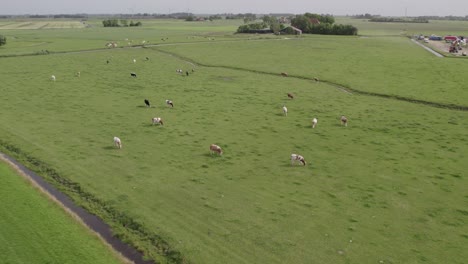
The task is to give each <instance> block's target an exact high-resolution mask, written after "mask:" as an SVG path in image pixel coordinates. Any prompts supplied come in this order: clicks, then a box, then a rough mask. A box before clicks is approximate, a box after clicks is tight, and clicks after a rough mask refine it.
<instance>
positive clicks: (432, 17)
mask: <svg viewBox="0 0 468 264" xmlns="http://www.w3.org/2000/svg"><path fill="white" fill-rule="evenodd" d="M417 18H419V19H425V20H458V21H468V16H464V17H463V16H419V17H417Z"/></svg>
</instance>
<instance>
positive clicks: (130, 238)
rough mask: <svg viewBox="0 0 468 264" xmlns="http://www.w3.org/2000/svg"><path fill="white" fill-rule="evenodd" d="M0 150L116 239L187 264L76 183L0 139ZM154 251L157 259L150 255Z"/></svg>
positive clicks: (133, 221)
mask: <svg viewBox="0 0 468 264" xmlns="http://www.w3.org/2000/svg"><path fill="white" fill-rule="evenodd" d="M0 151H2V152H4V153H7V154H8V155H10V156H12V157H14V158H15V159H17V160H18V161H20V162H21V163H22V164H23V165H25V166H26V167H28V168H29V169H31V170H32V171H34V172H36V173H38V174H39V175H41V176H42V177H43V178H44V179H45V180H46V181H48V182H49V183H51V184H53V185H54V186H56V187H57V188H59V190H60V191H62V192H64V193H66V194H67V195H68V196H69V197H70V198H71V199H72V200H73V201H74V202H75V203H77V204H79V205H80V206H83V207H84V208H85V209H86V210H87V211H89V212H91V213H93V214H95V215H97V216H99V217H101V218H102V219H104V220H105V221H106V223H107V224H109V225H110V226H111V227H112V230H113V232H114V235H115V236H116V237H117V238H119V239H121V240H122V241H124V242H126V243H128V244H131V245H132V246H133V247H135V248H136V249H137V250H139V251H142V252H144V253H145V256H151V257H153V258H155V259H158V260H159V261H161V260H165V261H167V263H189V262H188V261H187V260H186V259H185V258H184V257H183V255H182V254H181V253H180V252H178V251H177V250H174V249H173V248H171V246H170V245H169V244H168V243H167V242H166V241H165V239H164V238H162V237H160V236H158V235H157V234H154V233H152V232H151V231H149V230H148V229H147V228H146V227H144V226H143V225H142V224H141V223H139V222H136V221H135V220H133V219H132V218H130V217H129V216H128V215H126V214H125V213H123V212H120V211H118V210H117V209H116V208H114V207H113V206H111V205H109V204H108V203H106V202H105V201H103V200H100V199H98V198H96V197H95V196H94V195H93V194H91V193H89V192H87V191H86V190H84V189H83V188H82V187H81V186H80V185H79V184H78V183H76V182H73V181H71V180H69V179H66V178H64V177H62V176H61V175H60V174H59V173H58V172H57V171H56V170H55V169H53V168H51V167H50V166H49V165H48V164H46V163H45V162H43V161H41V160H39V159H37V158H35V157H33V156H31V155H29V154H27V153H25V152H23V151H22V150H20V149H19V148H17V147H16V146H14V145H11V144H9V143H7V142H5V141H3V140H0ZM155 249H156V252H157V254H159V256H155V255H154V252H155Z"/></svg>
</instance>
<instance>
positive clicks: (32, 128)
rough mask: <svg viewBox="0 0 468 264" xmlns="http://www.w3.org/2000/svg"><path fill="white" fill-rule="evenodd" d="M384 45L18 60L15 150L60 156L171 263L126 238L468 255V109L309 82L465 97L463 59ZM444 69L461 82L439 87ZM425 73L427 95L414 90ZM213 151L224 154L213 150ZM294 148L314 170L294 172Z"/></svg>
mask: <svg viewBox="0 0 468 264" xmlns="http://www.w3.org/2000/svg"><path fill="white" fill-rule="evenodd" d="M172 26H174V27H175V25H172ZM154 27H155V28H156V27H157V26H156V25H154ZM185 27H186V24H185V23H184V24H183V25H181V29H180V31H181V32H183V31H184V30H185V29H183V28H185ZM91 32H94V31H90V32H88V33H89V34H91ZM111 32H114V33H116V32H117V31H108V32H107V33H108V34H110V35H112V34H113V33H111ZM93 34H94V33H93ZM186 34H187V33H186ZM114 37H115V38H117V36H115V35H114ZM188 37H193V35H192V34H187V35H185V36H183V34H181V35H180V38H181V39H183V38H185V39H186V40H185V41H187V42H189V41H190V40H189V39H188ZM198 37H200V36H198ZM246 37H247V36H242V38H246ZM119 38H121V35H120V34H119ZM200 38H204V37H203V36H201V37H200ZM229 38H233V37H232V36H229ZM247 38H248V37H247ZM187 39H188V40H187ZM379 39H380V38H375V39H360V38H346V37H345V38H339V37H325V36H313V37H306V38H304V39H298V40H295V39H293V40H284V39H283V40H274V39H265V40H258V41H252V40H251V41H236V42H234V41H233V40H229V39H228V37H226V39H224V40H225V41H221V40H219V39H217V38H216V40H214V41H212V42H209V41H203V43H198V44H197V43H190V44H182V43H180V44H177V43H173V45H166V46H164V47H157V48H155V47H149V48H132V49H130V48H128V49H114V50H103V51H94V52H84V53H70V54H67V53H64V54H52V55H47V56H21V57H8V58H0V65H1V66H2V68H4V69H5V70H2V71H1V72H0V78H1V79H2V86H1V87H0V92H1V94H2V96H1V97H0V105H1V109H2V111H1V112H0V123H1V124H2V126H0V138H1V142H2V145H1V146H0V149H2V151H8V150H9V148H7V147H5V145H7V144H8V145H11V146H15V148H17V149H20V150H22V151H23V153H26V154H27V155H29V156H32V157H35V158H37V159H39V160H40V161H42V162H44V163H46V164H47V165H48V166H49V167H50V168H53V169H54V170H55V171H57V172H58V173H59V174H60V176H61V177H62V178H64V179H68V180H70V181H72V182H74V183H76V184H78V185H79V186H80V188H82V189H83V190H86V191H87V192H89V193H90V194H92V195H93V196H95V197H97V198H98V199H100V200H102V201H105V202H106V204H107V205H108V206H111V207H113V208H115V209H116V210H118V211H120V212H123V213H125V214H127V215H128V216H130V217H131V219H133V220H134V221H136V222H138V223H141V225H142V226H143V227H144V228H145V230H149V231H150V232H151V233H154V234H157V235H158V239H161V240H164V241H165V242H167V243H168V244H169V245H170V248H171V249H172V250H174V252H178V253H180V254H181V256H182V257H181V258H179V259H178V260H177V261H173V259H165V256H164V253H163V254H161V252H160V251H159V250H158V249H157V248H155V247H154V246H152V245H150V244H149V243H148V242H147V241H145V240H139V239H137V238H134V237H131V236H130V235H128V234H126V233H125V231H122V230H120V229H119V230H118V231H117V233H118V235H119V236H121V237H123V238H125V239H129V240H131V242H132V243H133V244H134V245H135V246H136V247H137V248H139V249H141V250H144V251H145V253H146V254H147V255H148V256H149V257H151V258H153V259H156V260H159V261H161V262H179V263H223V262H224V263H422V262H424V263H463V262H464V260H465V259H467V258H468V255H467V253H466V251H465V250H464V245H465V244H466V240H467V239H468V236H467V235H468V229H467V225H466V221H467V214H468V213H467V211H466V207H467V205H468V196H467V195H466V185H467V179H466V176H465V173H464V172H465V171H466V169H467V168H468V167H467V165H466V162H465V161H464V160H466V156H467V153H468V141H467V139H466V131H467V129H468V124H467V123H466V122H465V120H466V119H467V118H468V113H467V112H466V111H456V110H450V109H443V108H435V107H431V106H427V105H421V104H418V103H411V102H405V101H398V100H392V99H385V98H379V97H373V96H363V95H358V94H355V93H349V92H346V91H344V90H343V89H339V88H337V87H336V86H333V85H329V84H327V83H326V82H322V81H320V82H315V81H311V80H308V79H306V78H313V77H315V76H317V77H319V78H320V79H321V80H326V81H329V82H331V83H338V84H341V85H343V86H347V87H351V88H353V89H364V90H366V91H373V92H378V93H383V94H395V95H400V96H405V97H409V98H415V99H421V100H427V101H435V102H440V103H447V104H450V103H454V104H464V103H465V102H464V101H463V100H462V97H463V96H464V91H463V90H462V89H460V88H459V87H458V86H456V85H455V84H456V83H457V82H459V83H463V79H462V77H459V76H457V75H456V73H458V72H459V71H461V70H460V69H458V68H459V66H460V65H464V64H463V63H465V62H466V60H455V59H449V60H450V61H451V62H452V63H450V64H449V63H447V64H445V66H446V67H447V68H446V69H445V71H444V69H443V68H442V67H440V68H438V67H439V66H437V65H438V63H442V64H444V63H446V62H445V61H444V60H443V59H439V60H436V58H433V57H431V56H430V54H428V53H426V52H425V51H424V50H422V49H420V48H418V47H416V46H414V44H411V43H409V42H407V40H406V39H401V38H399V37H398V38H386V39H383V40H382V41H381V42H380V41H379ZM366 41H367V42H366ZM77 43H79V40H77ZM358 47H366V48H367V49H365V50H366V52H364V51H359V49H358ZM408 50H409V51H408ZM356 52H357V53H358V54H354V53H356ZM375 52H380V56H378V55H374V54H375ZM399 53H401V54H402V55H401V56H400V55H398V54H399ZM403 55H407V56H410V57H408V58H406V57H405V58H404V57H403ZM393 56H395V57H396V58H393ZM146 57H148V58H149V60H148V61H146V60H145V58H146ZM181 58H185V59H181ZM133 59H136V61H137V62H136V63H132V60H133ZM107 60H109V61H110V63H109V64H107V63H106V61H107ZM379 60H381V61H382V62H384V63H382V65H380V64H379V63H378V61H379ZM413 60H416V62H420V63H413V62H412V61H413ZM192 62H199V63H201V64H203V65H205V66H201V65H198V64H196V63H195V64H192ZM353 63H354V64H353ZM408 64H409V65H408ZM426 64H427V65H426ZM353 65H355V67H352V66H353ZM365 65H367V71H365V69H366V67H365ZM385 65H386V66H385ZM421 65H423V66H421ZM419 67H423V69H424V70H422V69H420V68H419ZM176 69H183V70H184V71H189V73H190V75H189V76H185V75H178V74H177V73H176V72H175V70H176ZM192 69H193V70H194V72H192ZM78 71H80V72H81V77H79V78H78V77H75V73H76V72H78ZM426 71H429V72H426ZM450 71H453V72H452V73H450ZM130 72H135V73H136V74H137V76H138V77H137V78H132V77H130ZM280 72H288V73H289V74H290V76H293V77H288V78H285V77H280V76H279V73H280ZM438 72H439V75H438V76H439V77H440V79H439V82H444V83H448V85H447V86H445V88H444V89H446V91H445V92H441V91H440V90H439V89H440V88H439V86H438V85H436V84H434V83H432V82H429V81H428V80H427V78H432V77H431V75H434V74H435V73H438ZM52 74H53V75H55V76H56V81H55V82H53V81H51V80H50V76H51V75H52ZM294 76H297V77H301V78H294ZM398 79H400V84H399V83H398ZM434 79H435V77H434ZM434 79H432V80H434ZM452 79H454V80H452ZM382 82H384V84H382ZM416 83H423V84H425V85H424V88H425V89H426V90H425V91H427V93H423V92H421V91H422V90H421V88H420V87H416V88H415V89H419V92H418V93H416V92H411V91H408V89H407V87H408V85H409V84H416ZM385 84H386V85H385ZM287 93H293V94H294V95H295V99H293V100H291V99H288V98H287V96H286V94H287ZM457 95H458V96H457ZM144 99H149V100H150V102H151V104H152V107H150V108H147V107H145V106H144V103H143V100H144ZM166 99H171V100H173V102H174V108H170V107H168V106H167V105H165V100H166ZM283 105H286V106H287V107H288V109H289V113H288V116H287V117H285V116H283V114H282V111H281V108H282V106H283ZM341 115H346V116H347V117H348V119H349V125H348V127H343V126H341V125H340V122H339V118H340V116H341ZM152 117H162V118H163V119H164V121H165V122H164V126H156V125H151V118H152ZM314 117H316V118H318V126H317V128H315V129H312V127H311V120H312V118H314ZM114 136H118V137H120V138H121V139H122V143H123V148H122V149H121V150H118V149H115V148H114V147H113V145H112V138H113V137H114ZM212 143H215V144H218V145H220V146H221V147H222V148H223V150H224V154H223V155H222V156H221V157H218V156H214V155H210V153H209V149H208V147H209V145H210V144H212ZM10 149H12V148H10ZM10 152H11V151H10ZM291 153H298V154H301V155H302V156H304V157H305V159H306V161H307V162H308V164H307V166H305V167H303V166H291V165H290V160H289V157H290V155H291ZM12 154H15V153H12ZM71 195H72V197H74V199H75V200H76V201H77V202H78V203H86V198H80V197H79V196H77V195H76V194H74V193H71ZM95 212H97V214H99V209H98V210H95ZM111 224H112V223H111ZM128 233H132V231H128Z"/></svg>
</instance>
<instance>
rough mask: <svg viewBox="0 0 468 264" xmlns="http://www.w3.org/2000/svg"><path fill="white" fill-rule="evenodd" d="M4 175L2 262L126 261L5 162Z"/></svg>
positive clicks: (0, 164)
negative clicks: (120, 258) (119, 257)
mask: <svg viewBox="0 0 468 264" xmlns="http://www.w3.org/2000/svg"><path fill="white" fill-rule="evenodd" d="M0 176H1V178H2V184H1V185H0V191H1V193H2V203H1V204H0V213H1V215H2V217H1V218H0V227H1V228H0V246H1V248H2V263H103V264H104V263H123V262H122V261H120V260H119V259H118V257H117V256H116V255H114V253H111V251H110V250H109V248H106V247H105V246H104V245H103V244H102V243H101V241H100V240H99V239H98V238H97V237H95V236H94V235H93V234H91V232H90V231H89V230H87V229H86V228H85V227H83V226H82V225H81V224H78V222H77V221H76V220H75V219H73V218H72V217H70V216H69V215H67V214H66V213H65V212H64V211H63V210H61V209H60V208H59V207H58V206H57V205H55V204H54V203H53V202H52V201H50V200H48V198H47V197H45V195H43V194H40V193H39V191H38V190H36V189H35V188H34V187H32V186H31V185H30V183H28V182H26V181H25V180H24V179H23V178H21V177H20V176H19V175H16V173H15V171H14V170H13V169H12V168H11V167H9V166H8V165H6V164H5V163H3V162H0Z"/></svg>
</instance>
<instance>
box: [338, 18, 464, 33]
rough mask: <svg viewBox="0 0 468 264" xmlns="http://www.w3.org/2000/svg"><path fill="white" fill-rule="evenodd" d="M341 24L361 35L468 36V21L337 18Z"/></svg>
mask: <svg viewBox="0 0 468 264" xmlns="http://www.w3.org/2000/svg"><path fill="white" fill-rule="evenodd" d="M336 22H337V23H340V24H351V25H354V26H355V27H357V28H358V29H359V34H360V35H370V36H385V35H387V36H400V35H408V36H412V35H419V34H423V35H426V36H430V35H431V34H434V35H440V36H445V35H456V36H468V21H448V20H430V21H429V23H380V22H369V21H368V20H367V19H352V18H347V17H337V18H336Z"/></svg>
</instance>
